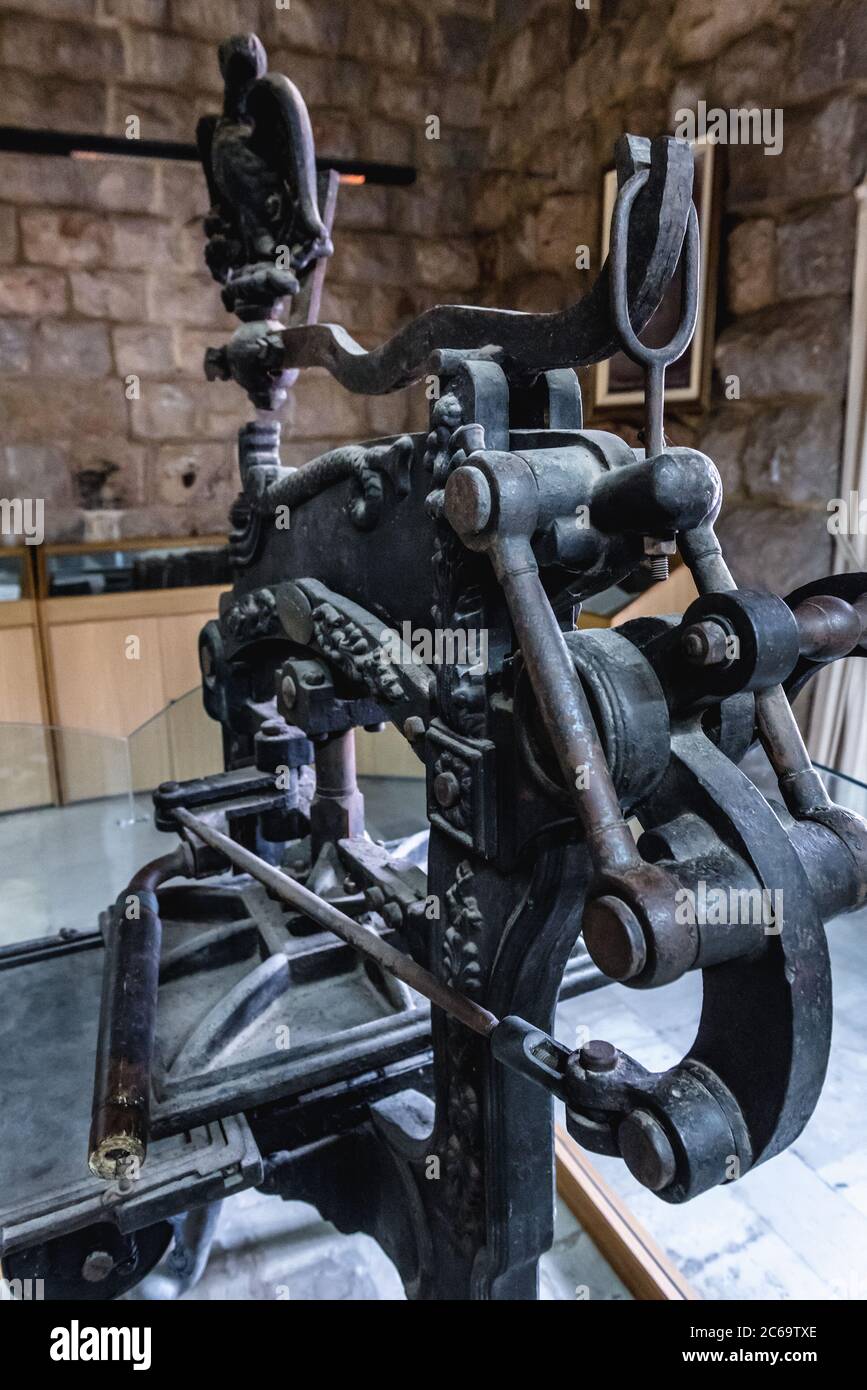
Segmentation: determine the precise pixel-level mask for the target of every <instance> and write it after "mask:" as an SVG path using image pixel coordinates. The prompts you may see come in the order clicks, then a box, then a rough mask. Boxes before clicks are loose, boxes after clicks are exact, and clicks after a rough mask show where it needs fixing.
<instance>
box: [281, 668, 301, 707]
mask: <svg viewBox="0 0 867 1390" xmlns="http://www.w3.org/2000/svg"><path fill="white" fill-rule="evenodd" d="M280 696H281V699H282V700H283V704H284V705H285V706H286V708H287V709H292V708H293V707H294V705H295V701H296V699H297V697H298V687H297V686H296V684H295V682H294V680H293V679H292V677H291V676H284V677H283V680H282V682H281V684H280Z"/></svg>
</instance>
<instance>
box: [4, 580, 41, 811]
mask: <svg viewBox="0 0 867 1390" xmlns="http://www.w3.org/2000/svg"><path fill="white" fill-rule="evenodd" d="M46 722H47V708H46V698H45V678H44V671H43V666H42V653H41V650H40V644H39V629H38V626H37V618H36V603H35V601H34V600H33V599H28V598H22V599H13V600H10V601H9V602H6V603H0V812H4V811H13V810H19V809H24V808H27V807H31V806H44V805H46V804H48V803H50V802H52V801H53V800H54V799H55V785H54V778H53V760H52V750H51V744H50V740H49V736H48V734H47V733H46V730H45V724H46Z"/></svg>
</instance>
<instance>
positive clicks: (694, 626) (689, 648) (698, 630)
mask: <svg viewBox="0 0 867 1390" xmlns="http://www.w3.org/2000/svg"><path fill="white" fill-rule="evenodd" d="M727 637H728V634H727V632H726V630H725V628H724V627H721V626H720V624H719V623H715V622H713V620H712V619H708V621H707V622H701V623H691V624H690V626H689V627H688V628H687V629H686V631H685V632H684V633H683V636H682V637H681V639H680V645H681V651H682V652H683V654H684V656H685V657H686V659H687V661H689V662H691V663H692V664H693V665H694V666H719V665H720V664H721V663H722V662H724V661H725V659H726V639H727Z"/></svg>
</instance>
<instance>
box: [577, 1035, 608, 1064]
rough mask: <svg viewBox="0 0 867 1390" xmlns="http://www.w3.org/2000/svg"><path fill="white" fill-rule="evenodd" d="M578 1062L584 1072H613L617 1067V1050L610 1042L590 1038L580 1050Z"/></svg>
mask: <svg viewBox="0 0 867 1390" xmlns="http://www.w3.org/2000/svg"><path fill="white" fill-rule="evenodd" d="M578 1060H579V1062H580V1063H581V1065H582V1067H583V1068H584V1070H585V1071H596V1072H605V1071H613V1070H614V1068H615V1067H616V1066H617V1048H616V1047H614V1046H613V1045H612V1044H611V1043H610V1042H603V1041H602V1040H601V1039H599V1038H592V1039H591V1040H590V1042H588V1043H585V1044H584V1046H583V1047H582V1048H581V1051H580V1052H579V1053H578Z"/></svg>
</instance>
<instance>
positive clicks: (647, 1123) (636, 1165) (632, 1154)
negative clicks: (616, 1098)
mask: <svg viewBox="0 0 867 1390" xmlns="http://www.w3.org/2000/svg"><path fill="white" fill-rule="evenodd" d="M617 1142H618V1144H619V1146H620V1153H621V1156H622V1158H623V1161H624V1163H625V1164H626V1166H627V1168H628V1169H629V1171H630V1173H631V1174H632V1176H633V1177H634V1178H635V1179H636V1180H637V1181H638V1182H640V1183H641V1184H642V1186H643V1187H649V1188H650V1191H651V1192H662V1190H663V1188H666V1187H668V1186H669V1184H670V1183H672V1182H673V1181H674V1178H675V1176H676V1174H677V1160H676V1158H675V1156H674V1149H673V1148H672V1147H671V1142H670V1140H669V1138H668V1135H667V1134H666V1132H665V1130H664V1129H663V1127H662V1125H661V1124H660V1123H659V1120H658V1119H657V1118H656V1116H655V1115H651V1113H650V1111H649V1110H633V1112H632V1114H631V1115H627V1116H626V1119H625V1120H623V1122H622V1123H621V1125H620V1128H619V1129H618V1131H617Z"/></svg>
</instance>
